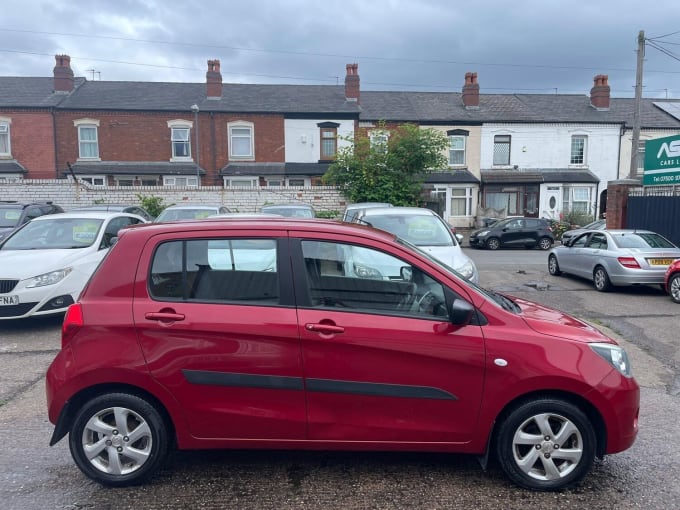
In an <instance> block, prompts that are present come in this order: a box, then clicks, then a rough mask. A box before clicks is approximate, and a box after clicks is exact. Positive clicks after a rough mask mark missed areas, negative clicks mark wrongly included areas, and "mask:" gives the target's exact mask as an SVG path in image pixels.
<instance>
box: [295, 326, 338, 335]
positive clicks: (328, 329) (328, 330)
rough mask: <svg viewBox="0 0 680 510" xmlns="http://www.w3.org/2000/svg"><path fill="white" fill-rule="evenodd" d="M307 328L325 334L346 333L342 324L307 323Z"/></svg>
mask: <svg viewBox="0 0 680 510" xmlns="http://www.w3.org/2000/svg"><path fill="white" fill-rule="evenodd" d="M305 329H306V330H307V331H315V332H317V333H321V334H323V335H335V334H338V333H344V332H345V328H343V327H342V326H334V325H332V324H311V323H309V324H305Z"/></svg>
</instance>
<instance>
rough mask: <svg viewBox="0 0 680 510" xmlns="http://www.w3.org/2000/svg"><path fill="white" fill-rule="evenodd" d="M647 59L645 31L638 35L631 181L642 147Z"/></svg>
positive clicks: (634, 174) (635, 177)
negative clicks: (643, 86)
mask: <svg viewBox="0 0 680 510" xmlns="http://www.w3.org/2000/svg"><path fill="white" fill-rule="evenodd" d="M644 58H645V31H644V30H640V33H639V34H638V49H637V71H636V73H635V111H634V112H633V140H632V141H631V146H630V172H629V173H628V178H629V179H637V173H638V147H639V146H640V109H641V104H642V63H643V61H644Z"/></svg>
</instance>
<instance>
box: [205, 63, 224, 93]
mask: <svg viewBox="0 0 680 510" xmlns="http://www.w3.org/2000/svg"><path fill="white" fill-rule="evenodd" d="M205 80H206V91H207V94H206V95H207V96H208V99H219V98H221V97H222V73H220V61H219V60H208V72H207V73H205Z"/></svg>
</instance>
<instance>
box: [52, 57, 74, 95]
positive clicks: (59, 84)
mask: <svg viewBox="0 0 680 510" xmlns="http://www.w3.org/2000/svg"><path fill="white" fill-rule="evenodd" d="M54 58H55V60H56V61H57V63H56V65H55V66H54V91H55V92H58V93H64V94H68V93H69V92H71V91H72V90H73V71H72V70H71V57H69V56H68V55H55V56H54Z"/></svg>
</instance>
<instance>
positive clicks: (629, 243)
mask: <svg viewBox="0 0 680 510" xmlns="http://www.w3.org/2000/svg"><path fill="white" fill-rule="evenodd" d="M612 238H613V239H614V242H615V243H616V246H618V247H619V248H640V249H643V250H646V249H648V248H677V247H676V246H675V245H674V244H673V243H671V242H670V241H669V240H668V239H666V238H665V237H663V236H661V235H659V234H654V233H652V232H648V233H642V232H641V233H613V234H612Z"/></svg>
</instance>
